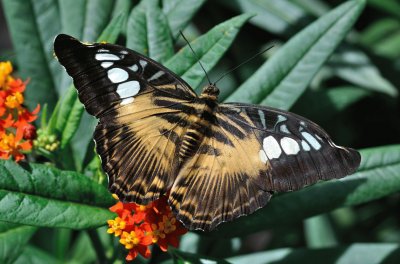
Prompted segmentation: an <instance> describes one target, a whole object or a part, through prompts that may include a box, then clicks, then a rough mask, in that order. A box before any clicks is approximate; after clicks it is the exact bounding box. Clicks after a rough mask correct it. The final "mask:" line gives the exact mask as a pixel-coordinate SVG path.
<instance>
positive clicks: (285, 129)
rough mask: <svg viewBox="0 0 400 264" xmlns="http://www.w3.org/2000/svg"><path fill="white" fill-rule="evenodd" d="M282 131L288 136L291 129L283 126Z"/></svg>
mask: <svg viewBox="0 0 400 264" xmlns="http://www.w3.org/2000/svg"><path fill="white" fill-rule="evenodd" d="M281 131H282V132H283V133H286V134H290V132H289V129H288V128H287V126H286V125H281Z"/></svg>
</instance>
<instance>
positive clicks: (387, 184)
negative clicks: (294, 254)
mask: <svg viewBox="0 0 400 264" xmlns="http://www.w3.org/2000/svg"><path fill="white" fill-rule="evenodd" d="M360 152H361V157H362V159H361V165H360V168H359V170H358V172H357V173H355V174H353V175H351V176H347V177H345V178H342V179H340V180H331V181H327V182H323V183H319V184H315V185H313V186H309V187H307V188H304V189H301V190H299V191H296V192H290V193H286V194H281V195H277V196H274V197H273V198H272V200H271V202H270V203H269V204H268V205H267V206H266V207H264V208H263V209H260V210H258V211H257V212H255V213H254V214H252V215H249V216H246V217H241V218H239V219H237V220H235V221H234V222H231V223H229V224H223V225H221V226H220V227H219V228H218V229H219V230H218V231H215V232H212V233H209V235H212V236H222V237H234V236H242V235H245V234H249V233H251V232H256V231H259V230H264V229H268V228H274V227H275V226H277V225H279V226H282V225H285V224H292V223H295V222H298V221H300V220H302V219H305V218H308V217H311V216H314V215H318V214H321V213H325V212H329V211H331V210H333V209H336V208H339V207H343V206H353V205H358V204H361V203H366V202H368V201H371V200H375V199H379V198H381V197H384V196H388V195H391V194H394V193H396V192H399V191H400V145H393V146H386V147H377V148H370V149H364V150H361V151H360Z"/></svg>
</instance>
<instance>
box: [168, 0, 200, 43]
mask: <svg viewBox="0 0 400 264" xmlns="http://www.w3.org/2000/svg"><path fill="white" fill-rule="evenodd" d="M205 2H206V0H163V1H162V7H163V12H164V14H166V16H167V19H168V24H169V28H170V29H171V33H172V36H173V37H174V38H177V37H178V36H179V31H180V30H183V29H184V28H185V27H186V26H187V24H188V23H189V22H190V19H191V18H192V17H193V16H194V15H195V13H196V12H197V11H198V10H199V9H200V7H201V6H202V5H203V4H204V3H205Z"/></svg>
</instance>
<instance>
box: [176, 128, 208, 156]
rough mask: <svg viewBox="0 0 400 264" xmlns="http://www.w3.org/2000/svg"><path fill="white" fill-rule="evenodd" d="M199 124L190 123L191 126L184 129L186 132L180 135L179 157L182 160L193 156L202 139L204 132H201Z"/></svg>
mask: <svg viewBox="0 0 400 264" xmlns="http://www.w3.org/2000/svg"><path fill="white" fill-rule="evenodd" d="M202 130H203V129H202V127H201V125H199V124H197V123H192V124H191V126H190V127H189V128H188V129H187V130H186V133H185V134H184V136H183V137H182V143H181V146H180V148H179V158H180V160H181V162H182V161H185V160H186V159H188V158H190V157H191V156H193V155H194V154H195V153H196V151H197V149H198V148H199V146H200V143H201V141H202V140H203V137H204V134H203V132H202Z"/></svg>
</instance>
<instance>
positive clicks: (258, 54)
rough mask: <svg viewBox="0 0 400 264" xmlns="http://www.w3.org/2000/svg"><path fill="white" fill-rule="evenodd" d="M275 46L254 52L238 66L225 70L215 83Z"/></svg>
mask: <svg viewBox="0 0 400 264" xmlns="http://www.w3.org/2000/svg"><path fill="white" fill-rule="evenodd" d="M273 47H274V45H272V46H270V47H268V48H266V49H263V50H262V51H260V52H258V53H256V54H254V55H253V56H251V57H250V58H248V59H247V60H245V61H244V62H242V63H240V64H239V65H238V66H236V67H233V68H232V69H230V70H229V71H227V72H225V73H224V74H222V76H221V77H219V78H218V80H217V81H216V82H215V83H214V85H216V84H217V82H219V81H221V80H222V79H223V78H224V77H225V76H226V75H228V74H229V73H231V72H233V71H235V70H236V69H237V68H239V67H240V66H242V65H244V64H246V63H248V62H249V61H251V60H252V59H254V58H256V57H258V56H260V55H261V54H263V53H264V52H267V51H268V50H270V49H272V48H273Z"/></svg>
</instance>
